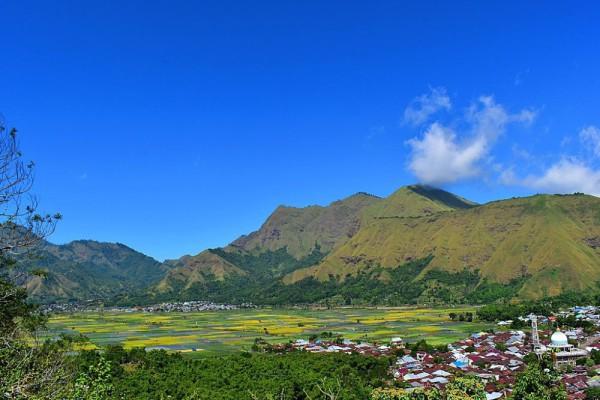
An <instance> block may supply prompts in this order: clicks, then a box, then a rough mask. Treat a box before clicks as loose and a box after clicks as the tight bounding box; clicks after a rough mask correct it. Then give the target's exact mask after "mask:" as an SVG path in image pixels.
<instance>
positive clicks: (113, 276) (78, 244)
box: [20, 240, 169, 302]
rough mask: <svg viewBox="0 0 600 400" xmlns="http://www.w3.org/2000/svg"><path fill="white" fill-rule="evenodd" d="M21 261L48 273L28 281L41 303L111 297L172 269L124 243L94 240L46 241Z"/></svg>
mask: <svg viewBox="0 0 600 400" xmlns="http://www.w3.org/2000/svg"><path fill="white" fill-rule="evenodd" d="M20 263H21V265H22V266H23V267H26V268H27V267H35V268H39V269H42V270H45V271H46V272H47V273H48V276H47V277H46V278H40V277H32V278H31V279H29V281H28V282H27V289H28V291H29V293H30V295H31V297H32V298H33V299H34V300H37V301H41V302H49V301H69V300H85V299H97V298H110V297H112V296H114V295H117V294H119V293H123V292H125V291H131V290H140V289H142V288H145V287H147V286H148V285H153V284H155V283H156V282H157V281H158V280H160V279H161V278H162V277H163V276H164V274H165V272H166V271H167V270H168V269H169V268H168V266H165V265H162V264H161V263H159V262H158V261H156V260H154V259H153V258H151V257H148V256H146V255H144V254H142V253H139V252H137V251H135V250H133V249H131V248H129V247H127V246H125V245H123V244H120V243H102V242H96V241H92V240H78V241H74V242H70V243H67V244H64V245H54V244H51V243H47V242H46V243H43V244H41V245H40V246H39V248H38V249H36V250H35V252H34V254H33V255H32V257H30V258H28V259H23V260H20Z"/></svg>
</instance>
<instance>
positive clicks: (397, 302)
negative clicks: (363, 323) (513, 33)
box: [119, 247, 526, 306]
mask: <svg viewBox="0 0 600 400" xmlns="http://www.w3.org/2000/svg"><path fill="white" fill-rule="evenodd" d="M211 251H212V252H215V254H218V255H219V256H220V257H222V258H223V259H226V260H227V261H228V262H231V263H232V264H236V265H243V266H244V269H245V270H246V271H251V273H248V274H244V275H232V276H229V277H228V278H227V279H218V278H217V277H216V276H214V275H204V279H202V280H199V281H197V282H195V283H194V284H192V285H190V286H188V287H183V286H182V285H181V283H180V284H179V285H177V282H174V283H172V284H170V286H171V290H170V291H169V292H163V293H154V294H153V296H148V295H147V294H141V295H138V296H127V297H123V298H121V299H119V303H122V304H131V303H135V304H139V303H153V302H157V301H162V300H170V299H173V297H177V298H178V299H180V300H193V299H207V300H212V301H217V302H234V303H243V302H252V303H254V304H260V305H265V304H266V305H286V304H287V305H290V304H317V303H320V304H323V305H326V306H343V305H387V306H401V305H406V304H482V303H490V302H494V301H497V300H500V299H506V298H511V297H513V296H515V295H516V294H517V293H518V291H519V290H520V288H521V287H522V285H523V284H524V282H525V279H526V277H523V278H519V279H515V280H513V281H511V282H510V283H509V284H506V285H502V284H498V283H490V282H489V281H488V280H487V279H485V278H482V277H481V275H480V273H479V271H478V270H466V269H464V270H461V271H458V272H448V271H444V270H439V269H427V267H428V266H429V264H430V263H431V261H432V259H433V258H432V257H426V258H425V259H422V260H414V261H410V262H408V263H406V264H404V265H401V266H398V267H396V268H382V267H379V266H376V265H375V266H372V267H371V268H365V269H362V270H361V271H359V272H358V273H357V274H356V275H346V276H340V275H332V276H330V277H329V279H327V280H325V281H321V280H317V279H315V278H313V277H309V278H306V279H303V280H301V281H297V282H295V283H292V284H288V285H286V284H283V283H282V282H281V281H279V280H277V279H276V278H277V274H279V275H281V274H283V273H285V271H289V270H293V269H297V268H300V267H301V266H302V265H309V264H311V263H314V262H315V260H319V259H321V258H322V257H323V256H324V254H323V253H321V251H320V249H319V247H316V248H315V249H314V250H313V252H312V253H311V254H309V255H308V256H307V257H305V258H303V259H301V260H296V259H294V258H293V257H292V256H291V255H290V254H289V253H287V252H286V249H280V250H277V251H274V252H272V251H267V252H265V253H261V254H259V255H251V254H239V253H228V252H225V251H224V250H211Z"/></svg>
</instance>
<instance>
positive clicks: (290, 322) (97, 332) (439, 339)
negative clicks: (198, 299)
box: [47, 307, 490, 355]
mask: <svg viewBox="0 0 600 400" xmlns="http://www.w3.org/2000/svg"><path fill="white" fill-rule="evenodd" d="M466 311H471V312H474V309H472V308H468V307H465V308H452V309H449V308H362V309H356V308H340V309H333V310H299V309H257V310H230V311H214V312H213V311H209V312H192V313H144V312H130V313H126V312H105V313H103V314H99V313H97V312H82V313H76V314H60V315H54V316H52V317H51V318H50V321H49V324H48V332H47V335H48V336H56V335H58V334H61V333H68V334H79V333H80V334H83V335H85V336H86V337H88V338H89V339H90V342H91V344H90V345H89V346H87V347H88V348H89V347H92V348H93V347H94V346H98V347H101V346H104V345H107V344H122V345H123V346H124V347H125V348H132V347H146V348H163V349H167V350H173V351H182V352H196V353H195V354H198V355H200V354H215V353H223V352H232V351H239V350H247V349H250V347H251V346H252V344H253V342H254V339H255V338H257V337H261V338H263V339H265V340H267V341H269V342H271V343H282V342H287V341H289V340H295V339H300V338H302V339H307V338H308V337H309V336H310V335H314V334H320V333H321V332H333V333H334V334H335V335H342V336H343V337H344V338H348V339H353V340H363V341H370V342H373V341H382V342H383V341H389V340H390V339H391V338H392V337H398V336H400V337H402V338H403V339H404V340H405V341H416V340H420V339H426V340H427V341H428V342H430V343H433V344H439V343H450V342H452V341H455V340H458V339H461V338H464V337H465V336H467V335H469V334H470V333H473V332H479V331H481V330H485V329H488V328H490V325H489V324H483V323H468V322H452V321H450V319H449V317H448V313H449V312H455V313H461V312H466Z"/></svg>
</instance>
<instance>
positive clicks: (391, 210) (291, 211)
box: [153, 185, 475, 299]
mask: <svg viewBox="0 0 600 400" xmlns="http://www.w3.org/2000/svg"><path fill="white" fill-rule="evenodd" d="M474 206H475V204H474V203H472V202H470V201H468V200H465V199H463V198H460V197H458V196H455V195H453V194H451V193H449V192H446V191H443V190H440V189H435V188H431V187H426V186H418V185H414V186H407V187H404V188H401V189H399V190H398V191H396V192H395V193H393V194H392V195H390V196H389V197H387V198H379V197H376V196H373V195H369V194H366V193H357V194H355V195H353V196H350V197H348V198H346V199H343V200H339V201H336V202H333V203H331V204H330V205H328V206H324V207H323V206H309V207H305V208H296V207H286V206H280V207H278V208H277V209H276V210H275V211H274V212H273V213H272V214H271V215H270V216H269V218H267V220H266V222H265V223H264V224H263V225H262V226H261V227H260V229H259V230H257V231H255V232H252V233H250V234H249V235H245V236H242V237H240V238H239V239H237V240H235V241H234V242H233V243H231V244H230V245H229V246H226V247H225V248H222V249H212V250H208V251H203V252H201V253H200V254H198V255H196V256H185V257H183V258H181V259H179V260H175V261H170V264H171V265H173V266H174V268H173V269H172V270H171V271H169V273H168V274H167V275H166V276H165V278H164V279H163V280H162V281H161V282H160V283H159V284H158V285H157V286H156V287H155V288H154V289H153V293H154V294H155V295H158V296H163V297H164V296H168V295H176V296H183V297H186V298H191V297H198V296H200V297H201V296H207V295H208V294H209V293H210V294H211V295H213V296H217V295H221V296H222V295H223V293H227V292H228V291H229V290H231V292H232V294H235V295H241V293H242V291H240V290H238V288H237V287H236V285H240V286H244V287H245V288H253V289H252V290H253V291H254V292H257V291H260V290H261V289H262V290H264V288H265V287H270V285H271V284H273V283H274V282H275V281H277V282H279V281H281V278H284V277H285V278H284V280H283V281H281V282H284V281H289V280H290V278H288V276H290V275H289V274H290V273H291V274H292V275H291V276H294V275H293V274H295V271H298V270H301V271H310V269H308V270H305V269H303V268H304V267H308V266H313V265H315V264H316V265H318V264H319V263H320V262H321V260H322V259H323V258H324V257H325V256H326V255H327V254H328V253H330V252H332V251H335V249H338V248H341V247H343V246H344V244H345V243H347V242H348V241H349V240H351V239H352V238H353V237H354V236H355V235H356V234H357V233H358V232H361V231H362V230H364V229H365V228H366V227H368V226H369V225H371V224H373V223H375V222H377V221H379V220H386V219H395V218H418V217H422V216H429V217H432V216H436V215H438V214H442V213H447V212H451V211H455V210H465V209H469V208H471V207H474ZM215 269H216V270H217V273H214V270H215ZM308 276H309V274H307V275H305V276H303V277H308ZM300 279H301V278H300ZM300 279H296V280H293V282H291V283H294V282H295V281H298V280H300ZM228 281H229V282H228ZM220 282H221V283H220ZM222 282H225V283H222ZM231 282H236V284H234V285H233V286H231V285H229V286H228V283H231ZM217 292H220V293H217ZM225 299H226V297H225Z"/></svg>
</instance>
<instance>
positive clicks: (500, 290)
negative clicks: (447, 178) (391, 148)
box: [21, 185, 600, 304]
mask: <svg viewBox="0 0 600 400" xmlns="http://www.w3.org/2000/svg"><path fill="white" fill-rule="evenodd" d="M21 262H22V263H24V264H27V265H28V266H30V267H37V268H40V267H41V268H42V269H45V270H47V271H48V273H49V275H48V278H47V279H45V280H44V279H41V278H37V277H35V278H33V279H32V280H30V281H29V282H28V288H29V290H30V292H31V293H32V295H33V296H34V298H36V299H38V300H41V301H52V300H67V299H90V298H103V299H110V298H115V296H116V297H117V298H118V300H116V302H120V303H141V302H157V301H163V300H174V299H180V300H188V299H205V300H214V301H222V302H244V301H251V302H255V303H259V304H289V303H304V302H325V303H328V304H406V303H436V302H437V303H440V302H441V303H460V302H466V303H486V302H493V301H497V300H501V299H537V298H541V297H546V296H555V295H559V294H562V293H571V292H589V291H593V290H597V289H598V285H599V282H600V199H599V198H597V197H593V196H587V195H583V194H574V195H536V196H531V197H524V198H513V199H507V200H499V201H493V202H490V203H486V204H483V205H478V204H475V203H473V202H471V201H468V200H466V199H464V198H461V197H459V196H456V195H454V194H452V193H449V192H446V191H444V190H440V189H436V188H433V187H428V186H422V185H412V186H406V187H403V188H400V189H399V190H397V191H396V192H394V193H392V194H391V195H389V196H387V197H385V198H380V197H376V196H373V195H369V194H366V193H357V194H355V195H352V196H350V197H347V198H345V199H343V200H339V201H335V202H333V203H331V204H329V205H327V206H315V205H313V206H308V207H304V208H297V207H289V206H279V207H277V208H276V209H275V210H274V211H273V213H272V214H271V215H270V216H269V217H268V218H267V220H266V221H265V222H264V224H263V225H262V226H261V227H260V228H259V229H258V230H257V231H255V232H252V233H250V234H248V235H244V236H241V237H240V238H238V239H237V240H235V241H233V242H232V243H231V244H229V245H227V246H225V247H223V248H215V249H206V250H204V251H202V252H200V253H199V254H196V255H188V256H184V257H181V258H179V259H177V260H169V261H166V262H164V263H162V264H161V263H159V262H157V261H156V260H153V259H152V258H150V257H147V256H145V255H143V254H141V253H138V252H136V251H135V250H132V249H130V248H128V247H126V246H124V245H121V244H112V243H99V242H94V241H76V242H72V243H69V244H66V245H60V246H57V245H53V244H50V243H44V245H43V246H41V248H40V251H39V252H38V258H37V259H35V260H28V261H23V260H22V261H21Z"/></svg>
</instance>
